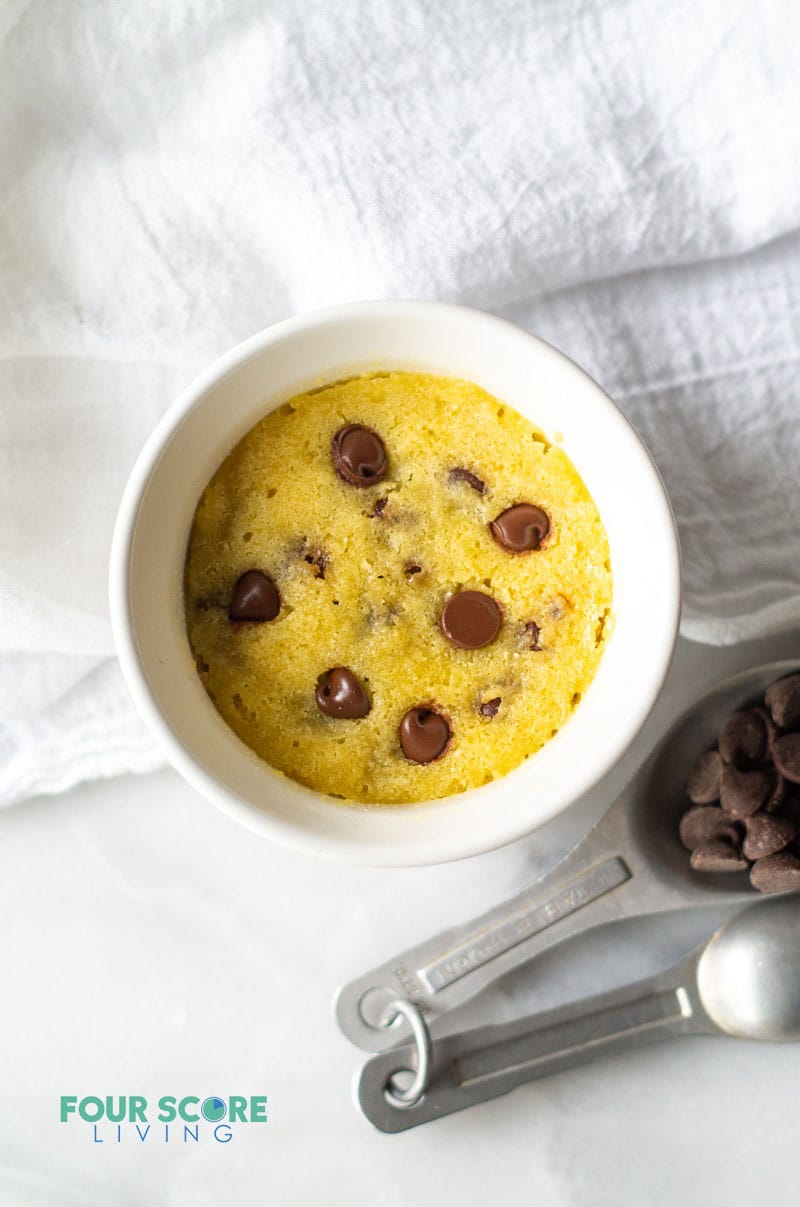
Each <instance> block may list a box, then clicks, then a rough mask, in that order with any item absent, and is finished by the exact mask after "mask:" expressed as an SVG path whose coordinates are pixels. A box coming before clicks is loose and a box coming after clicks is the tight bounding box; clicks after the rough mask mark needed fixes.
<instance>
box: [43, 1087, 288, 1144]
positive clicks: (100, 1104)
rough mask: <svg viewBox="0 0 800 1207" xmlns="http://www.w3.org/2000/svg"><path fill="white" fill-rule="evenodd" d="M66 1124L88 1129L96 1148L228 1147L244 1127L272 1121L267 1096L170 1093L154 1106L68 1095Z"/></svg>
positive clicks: (135, 1098) (64, 1098)
mask: <svg viewBox="0 0 800 1207" xmlns="http://www.w3.org/2000/svg"><path fill="white" fill-rule="evenodd" d="M61 1122H62V1123H77V1124H78V1125H79V1126H82V1127H84V1128H85V1130H86V1131H87V1132H88V1134H89V1137H90V1138H91V1139H92V1141H93V1142H94V1143H95V1144H106V1143H110V1144H124V1143H125V1142H126V1141H127V1142H129V1143H130V1142H133V1143H134V1144H145V1143H147V1142H150V1143H156V1144H176V1143H177V1144H192V1143H198V1144H199V1143H200V1142H201V1140H210V1141H211V1142H215V1143H217V1144H228V1143H230V1141H231V1140H232V1139H233V1137H234V1136H235V1134H236V1131H237V1130H238V1126H239V1124H247V1125H249V1124H253V1123H260V1124H265V1123H266V1122H267V1096H266V1094H260V1095H255V1096H250V1097H249V1098H248V1097H244V1096H243V1095H240V1094H231V1095H230V1097H229V1098H220V1097H218V1096H217V1095H213V1094H212V1095H211V1096H210V1097H208V1098H200V1097H198V1096H197V1095H194V1094H190V1095H188V1096H187V1097H185V1098H178V1097H177V1096H176V1095H174V1094H164V1095H163V1096H162V1097H161V1098H159V1099H158V1100H157V1101H156V1103H155V1105H154V1106H152V1107H151V1105H150V1104H149V1102H148V1100H147V1098H145V1097H144V1096H143V1095H141V1094H118V1095H113V1094H108V1095H106V1096H105V1097H103V1098H98V1097H97V1096H96V1095H93V1094H90V1095H88V1097H86V1098H78V1097H77V1095H75V1094H62V1095H61Z"/></svg>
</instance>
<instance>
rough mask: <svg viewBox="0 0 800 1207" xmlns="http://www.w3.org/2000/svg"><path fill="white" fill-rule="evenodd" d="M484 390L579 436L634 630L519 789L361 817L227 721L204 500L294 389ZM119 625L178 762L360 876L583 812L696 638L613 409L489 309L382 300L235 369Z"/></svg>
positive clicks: (144, 546)
mask: <svg viewBox="0 0 800 1207" xmlns="http://www.w3.org/2000/svg"><path fill="white" fill-rule="evenodd" d="M387 368H402V369H417V370H423V371H429V372H433V373H441V374H449V375H451V376H456V377H462V378H466V379H468V380H470V381H474V382H477V383H478V384H479V385H481V386H483V388H484V389H486V390H488V391H489V392H490V393H491V394H494V395H496V396H497V397H498V398H500V399H502V400H503V401H504V402H507V403H509V404H510V405H511V406H513V407H516V409H517V410H518V411H520V412H521V413H522V414H523V415H526V416H527V417H528V418H529V419H530V420H531V421H532V422H533V423H535V424H536V425H537V426H538V427H540V428H542V430H543V431H544V432H545V433H546V434H547V435H548V436H549V437H550V438H551V439H555V440H558V441H560V442H561V443H562V446H563V448H564V449H565V450H566V452H567V453H568V454H569V456H570V457H571V458H572V461H573V462H574V464H575V465H576V467H577V468H578V470H579V472H580V474H581V475H582V477H583V479H584V481H585V483H586V485H587V487H588V488H589V490H590V491H591V493H592V495H593V496H594V499H595V501H596V503H597V505H598V507H599V509H600V513H601V515H602V518H603V520H604V522H605V526H606V529H607V532H608V537H609V541H610V545H611V557H612V568H613V572H614V614H615V623H614V628H613V633H612V636H611V639H610V641H609V643H608V647H607V649H606V651H605V654H604V656H603V659H602V661H601V664H600V667H599V669H598V671H597V674H596V676H595V678H594V681H593V682H592V684H591V686H590V688H589V690H588V691H587V692H586V694H585V696H584V698H583V700H582V701H581V703H580V705H579V706H578V708H577V709H576V711H575V713H574V715H573V716H572V718H571V719H570V721H569V722H568V724H567V725H566V726H565V727H564V728H563V729H562V730H561V731H560V732H559V733H558V734H557V735H556V737H555V738H553V739H552V740H551V741H550V742H549V743H548V744H547V745H546V746H545V747H544V748H543V749H542V750H541V751H539V753H537V754H536V755H535V756H533V757H532V758H531V759H528V760H527V761H526V762H525V763H524V764H523V766H521V767H519V768H518V769H517V770H516V771H513V772H511V773H510V774H509V775H507V776H505V777H504V778H503V779H500V780H497V781H496V782H494V783H492V784H490V785H488V786H486V787H482V788H476V789H474V790H473V791H470V792H466V793H463V794H461V795H459V796H454V797H450V798H447V799H445V800H437V801H431V802H424V803H422V804H418V805H409V806H403V805H392V806H384V807H380V806H352V805H350V806H348V805H342V804H341V803H337V802H335V801H333V800H331V799H330V798H328V797H325V796H322V795H320V794H318V793H315V792H313V791H311V790H309V789H307V788H304V787H302V786H301V785H299V784H296V783H294V782H293V781H291V780H289V779H287V778H286V777H284V776H283V775H281V774H280V773H278V772H276V771H273V770H272V769H271V768H270V767H268V766H266V765H265V764H264V763H263V762H262V761H261V760H259V759H258V758H257V757H256V756H255V755H254V754H252V752H251V751H250V750H249V749H248V748H247V747H246V746H244V745H243V743H242V742H240V741H239V739H238V738H237V737H236V735H235V734H234V733H233V732H232V731H231V730H230V729H229V728H228V726H227V725H226V724H225V722H224V721H223V720H222V718H221V717H220V716H219V714H218V713H217V712H216V710H215V708H214V706H213V705H212V703H211V701H210V700H209V698H208V696H207V695H206V693H205V691H204V689H203V687H202V685H201V682H200V679H199V677H198V675H197V673H196V671H195V668H194V663H193V661H192V657H191V653H190V650H189V644H188V640H187V636H186V628H185V623H184V612H183V596H182V584H183V564H184V557H185V553H186V545H187V540H188V536H189V530H190V526H191V522H192V516H193V513H194V509H195V507H196V505H197V501H198V499H199V497H200V495H201V493H202V491H203V489H204V487H205V485H206V483H207V482H208V480H209V478H210V477H211V475H212V474H213V473H214V471H215V470H216V469H217V467H218V466H219V464H220V463H221V461H222V460H223V459H224V457H225V456H226V455H227V453H228V452H229V451H230V450H231V449H232V448H233V446H234V445H235V444H236V443H237V441H238V440H239V439H240V438H241V437H242V436H243V435H244V433H245V432H246V431H248V429H249V428H251V427H252V426H253V424H254V423H255V422H256V421H257V420H258V419H260V418H261V417H262V416H263V415H264V414H266V413H267V411H269V410H271V409H272V408H273V407H275V406H277V405H279V404H280V403H281V402H284V401H285V400H286V399H287V398H289V397H290V396H291V395H292V394H296V393H298V392H299V391H301V390H303V389H305V388H309V387H311V386H318V385H320V384H324V383H326V382H331V381H336V380H340V379H341V378H344V377H347V376H350V375H353V374H355V373H359V372H364V371H366V370H375V369H387ZM110 596H111V616H112V623H113V628H114V636H115V641H116V647H117V651H118V653H119V658H120V662H121V664H122V669H123V672H124V675H125V678H126V680H127V683H128V686H129V688H130V691H131V693H132V695H133V698H134V700H135V702H136V704H137V706H138V708H139V710H140V711H141V713H142V715H143V716H144V718H145V720H146V722H147V723H148V724H149V726H150V728H151V729H152V731H153V733H154V734H155V736H156V737H157V738H158V739H159V741H160V742H161V743H162V744H163V746H164V749H165V751H166V754H167V757H168V758H169V760H170V761H171V762H172V763H173V764H174V766H175V767H176V768H177V769H178V770H179V771H180V772H181V773H182V774H183V775H184V776H185V777H186V778H187V779H188V780H189V781H190V783H192V784H193V785H194V786H195V787H196V788H197V789H198V790H199V791H200V792H201V793H203V795H205V796H206V797H208V798H209V799H210V800H211V801H213V802H214V804H216V805H218V806H219V807H220V808H221V809H224V810H225V811H226V812H227V813H229V814H230V815H231V816H233V817H235V818H236V819H238V820H239V821H241V822H243V823H244V824H245V825H247V826H249V827H250V828H251V829H252V830H255V831H257V832H259V833H260V834H263V835H265V836H267V837H268V838H272V839H274V840H275V841H277V842H281V843H284V844H285V845H287V846H291V847H294V848H296V849H299V850H303V851H307V852H313V853H315V854H318V855H324V856H328V857H331V858H334V859H341V860H346V861H349V862H352V863H360V864H368V863H369V864H379V865H402V864H408V865H412V864H428V863H438V862H442V861H444V860H449V859H459V858H462V857H464V856H467V855H475V854H477V853H479V852H481V851H488V850H491V849H493V848H495V847H498V846H501V845H502V844H503V843H507V842H510V841H511V840H512V839H515V838H518V837H519V836H520V835H523V834H526V833H528V832H529V831H531V830H533V829H535V828H536V827H537V826H540V825H542V823H543V822H546V821H548V820H549V819H550V818H552V817H553V816H554V815H555V814H557V813H558V812H559V811H560V810H562V809H564V808H566V806H568V805H569V804H570V802H571V801H573V800H575V799H576V798H577V797H578V796H580V795H581V794H582V793H583V792H585V791H586V790H587V789H588V788H590V787H591V786H592V785H593V784H594V783H596V782H597V781H598V780H599V779H600V778H601V777H602V776H603V775H604V774H605V773H606V772H607V771H608V770H609V769H610V768H611V766H612V765H613V764H614V763H615V762H616V761H617V759H618V758H619V757H620V755H621V754H622V753H623V752H624V751H625V749H626V748H627V746H628V745H629V744H630V742H631V741H632V740H633V738H634V737H635V735H636V733H637V732H638V730H639V729H640V727H641V726H642V724H643V722H644V720H645V718H646V717H647V714H648V713H649V711H650V709H651V707H652V705H653V703H654V702H655V699H656V696H657V695H658V692H659V690H660V688H661V685H662V682H663V680H664V676H665V674H666V671H667V667H668V665H669V661H670V658H671V655H672V650H673V646H674V642H675V637H676V633H677V626H678V618H679V611H680V558H679V551H678V542H677V537H676V532H675V525H674V521H673V517H672V512H671V509H670V505H669V500H668V498H667V495H666V493H665V490H664V486H663V484H662V482H661V479H660V477H659V475H658V472H657V470H656V468H655V466H654V465H653V462H652V461H651V459H650V456H649V455H648V452H647V450H646V449H645V447H644V445H643V444H642V442H641V440H640V439H639V437H638V436H637V435H636V433H635V431H634V430H633V428H632V427H631V426H630V425H629V424H628V422H627V421H626V420H625V418H624V417H623V416H622V414H621V413H620V412H619V411H618V409H617V408H616V406H615V405H614V403H613V402H612V401H611V400H610V399H609V398H608V396H607V395H606V394H604V393H603V391H602V390H601V389H600V387H599V386H598V385H596V384H595V382H594V381H592V380H591V378H589V377H588V376H587V375H586V374H585V373H584V372H583V371H582V370H581V369H579V368H578V367H577V366H576V365H575V364H573V362H572V361H570V360H568V359H567V357H565V356H563V355H562V354H561V353H560V352H557V351H556V350H555V349H554V348H552V347H550V346H549V345H548V344H546V343H543V342H542V341H541V340H539V339H536V338H535V337H533V336H531V335H528V334H526V333H525V332H523V331H521V330H519V329H518V328H517V327H514V326H512V325H510V324H509V323H506V322H503V321H502V320H500V319H497V318H494V317H492V316H490V315H487V314H482V313H480V312H479V311H475V310H468V309H464V308H462V307H459V306H446V305H438V304H435V303H429V302H365V303H356V304H354V305H348V306H339V307H336V308H334V309H330V310H323V311H319V312H317V313H313V314H306V315H303V316H302V317H300V318H295V319H290V320H288V321H287V322H283V323H278V324H277V325H276V326H274V327H270V328H268V329H267V330H266V331H263V332H261V334H259V335H255V336H253V337H252V339H248V340H246V341H245V342H244V343H243V344H240V345H239V346H238V347H237V348H234V349H233V351H232V352H229V353H228V354H227V355H226V356H223V357H222V358H221V359H220V360H218V361H216V363H215V364H213V365H212V366H211V368H210V369H208V370H207V372H205V373H203V374H202V375H201V376H200V377H199V378H198V379H197V380H196V381H195V382H194V383H193V384H192V385H191V386H189V388H188V389H187V390H185V391H184V393H183V394H182V395H181V397H180V398H179V399H178V400H177V402H176V403H175V404H174V405H173V406H172V407H171V409H170V410H169V411H168V412H167V414H166V415H165V416H164V418H163V420H162V421H161V422H160V423H159V425H158V426H157V428H156V429H155V431H154V432H153V434H152V436H151V437H150V439H149V440H148V442H147V444H146V446H145V448H144V450H143V451H142V453H141V456H140V457H139V459H138V461H137V463H136V465H135V467H134V469H133V472H132V474H131V477H130V480H129V481H128V484H127V487H126V489H125V492H124V495H123V498H122V502H121V504H120V509H119V514H118V517H117V523H116V528H115V532H114V541H113V546H112V551H111V569H110Z"/></svg>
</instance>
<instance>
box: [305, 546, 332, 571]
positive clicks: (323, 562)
mask: <svg viewBox="0 0 800 1207" xmlns="http://www.w3.org/2000/svg"><path fill="white" fill-rule="evenodd" d="M304 561H307V562H308V564H309V566H313V567H314V578H324V577H325V568H326V567H327V565H328V562H329V561H330V558H329V557H328V555H327V553H323V552H322V550H321V549H319V550H317V552H316V553H307V554H306V555H305V558H304Z"/></svg>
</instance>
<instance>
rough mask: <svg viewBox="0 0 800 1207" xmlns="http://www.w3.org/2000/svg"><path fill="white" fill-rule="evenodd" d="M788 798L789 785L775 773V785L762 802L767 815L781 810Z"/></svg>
mask: <svg viewBox="0 0 800 1207" xmlns="http://www.w3.org/2000/svg"><path fill="white" fill-rule="evenodd" d="M788 797H789V785H788V783H787V782H786V780H785V779H784V778H783V776H782V775H778V773H777V771H776V772H775V784H774V786H773V789H772V792H771V793H770V794H769V796H768V797H767V799H766V800H765V801H764V808H765V809H766V811H767V813H775V812H776V810H778V809H782V808H783V806H784V805H785V804H786V802H787V800H788Z"/></svg>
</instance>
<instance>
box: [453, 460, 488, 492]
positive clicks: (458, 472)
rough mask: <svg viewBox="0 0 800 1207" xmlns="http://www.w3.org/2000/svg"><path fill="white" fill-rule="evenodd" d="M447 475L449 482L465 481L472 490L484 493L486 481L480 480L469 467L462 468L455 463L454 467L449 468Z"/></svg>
mask: <svg viewBox="0 0 800 1207" xmlns="http://www.w3.org/2000/svg"><path fill="white" fill-rule="evenodd" d="M448 477H449V479H450V481H451V482H466V483H467V485H468V486H471V487H472V489H473V490H477V492H478V494H479V495H482V494H485V493H486V483H485V482H482V481H481V479H480V478H479V477H478V475H477V474H474V473H473V472H472V470H471V469H464V467H463V466H461V465H457V466H456V467H455V468H454V469H451V470H450V473H449V474H448Z"/></svg>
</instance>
